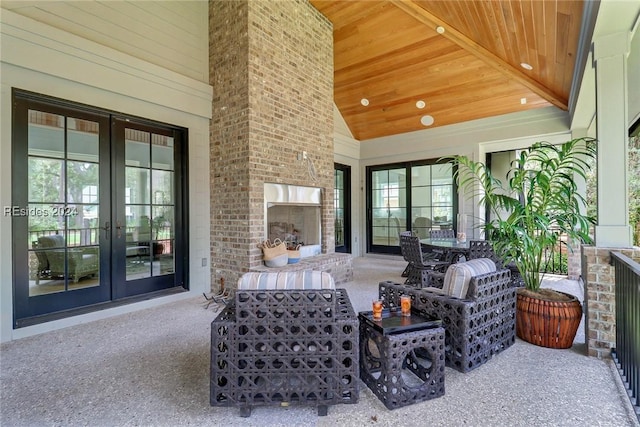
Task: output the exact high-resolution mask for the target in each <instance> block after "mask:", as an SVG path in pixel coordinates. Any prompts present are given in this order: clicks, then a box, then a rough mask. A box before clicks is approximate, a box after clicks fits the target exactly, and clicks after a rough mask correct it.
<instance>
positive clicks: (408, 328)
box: [359, 310, 445, 409]
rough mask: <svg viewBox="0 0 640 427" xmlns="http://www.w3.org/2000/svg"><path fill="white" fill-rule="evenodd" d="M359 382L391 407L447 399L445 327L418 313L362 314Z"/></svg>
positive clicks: (360, 316)
mask: <svg viewBox="0 0 640 427" xmlns="http://www.w3.org/2000/svg"><path fill="white" fill-rule="evenodd" d="M359 320H360V378H361V379H362V381H363V382H364V383H365V384H366V385H367V387H369V388H370V389H371V391H373V393H374V394H375V395H376V396H377V397H378V399H380V400H381V401H382V403H384V405H385V406H386V407H387V408H388V409H396V408H400V407H403V406H407V405H411V404H413V403H417V402H422V401H425V400H429V399H433V398H436V397H440V396H443V395H444V362H445V357H444V328H443V327H442V324H441V321H440V320H436V319H431V318H425V317H422V316H420V315H418V314H415V313H414V314H412V315H411V316H410V317H402V316H401V315H400V312H399V311H398V312H395V311H389V310H385V311H384V312H383V319H382V320H381V321H374V320H373V318H372V315H371V312H370V311H369V312H361V313H360V314H359Z"/></svg>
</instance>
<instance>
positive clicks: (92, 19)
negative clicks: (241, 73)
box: [2, 0, 209, 83]
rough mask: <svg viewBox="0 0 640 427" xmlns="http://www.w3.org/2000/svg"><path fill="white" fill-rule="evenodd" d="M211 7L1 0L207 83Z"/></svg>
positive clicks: (25, 13)
mask: <svg viewBox="0 0 640 427" xmlns="http://www.w3.org/2000/svg"><path fill="white" fill-rule="evenodd" d="M208 7H209V6H208V2H206V1H102V2H97V1H55V2H53V1H23V0H3V1H2V8H3V9H6V10H11V11H13V12H15V13H17V14H19V15H22V16H26V17H29V18H32V19H34V20H36V21H38V22H41V23H44V24H47V25H49V26H51V27H54V28H57V29H60V30H63V31H65V32H67V33H70V34H74V35H76V36H79V37H81V38H83V39H85V40H90V41H93V42H96V43H98V44H100V45H102V46H106V47H110V48H112V49H114V50H117V51H118V52H122V53H125V54H127V55H130V56H133V57H135V58H139V59H142V60H144V61H147V62H149V63H151V64H155V65H158V66H160V67H162V68H164V69H167V70H171V71H175V72H176V73H179V74H182V75H184V76H187V77H190V78H192V79H195V80H198V81H201V82H206V83H208V81H209V47H208V40H209V34H208V23H209V18H208V16H209V12H208Z"/></svg>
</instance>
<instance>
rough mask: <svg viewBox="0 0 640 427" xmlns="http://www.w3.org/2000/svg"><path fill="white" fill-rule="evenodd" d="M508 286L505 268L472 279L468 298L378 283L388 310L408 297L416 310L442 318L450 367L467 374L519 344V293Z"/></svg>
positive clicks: (447, 364) (446, 356) (509, 276)
mask: <svg viewBox="0 0 640 427" xmlns="http://www.w3.org/2000/svg"><path fill="white" fill-rule="evenodd" d="M510 282H511V272H510V271H509V270H508V269H502V270H498V271H496V272H493V273H487V274H482V275H479V276H475V277H472V278H471V280H470V282H469V288H468V291H467V295H466V298H464V299H460V298H454V297H450V296H448V295H443V294H442V293H440V292H437V291H439V290H434V289H416V288H414V287H412V286H407V285H401V284H398V283H393V282H389V281H385V282H380V284H379V294H380V298H381V299H382V300H383V301H384V304H385V306H387V307H389V308H396V307H399V304H400V296H401V295H403V294H404V295H407V294H408V295H410V296H411V299H412V309H413V310H416V311H418V312H419V313H424V314H427V315H430V316H435V317H436V318H439V319H441V320H442V324H443V326H444V329H445V363H446V366H449V367H451V368H453V369H456V370H458V371H460V372H468V371H470V370H472V369H475V368H477V367H478V366H480V365H482V364H484V363H485V362H487V361H488V360H490V359H491V357H492V356H493V355H494V354H497V353H500V352H501V351H504V350H505V349H507V348H509V347H510V346H511V345H512V344H513V343H514V342H515V314H516V289H515V288H514V287H512V286H511V284H510Z"/></svg>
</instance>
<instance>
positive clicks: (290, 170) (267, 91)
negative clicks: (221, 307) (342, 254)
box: [209, 0, 335, 286]
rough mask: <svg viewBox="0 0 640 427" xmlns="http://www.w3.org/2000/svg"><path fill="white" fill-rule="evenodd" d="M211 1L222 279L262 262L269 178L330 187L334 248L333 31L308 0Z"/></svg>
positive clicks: (214, 246)
mask: <svg viewBox="0 0 640 427" xmlns="http://www.w3.org/2000/svg"><path fill="white" fill-rule="evenodd" d="M209 4H210V6H209V22H210V26H209V31H210V33H209V66H210V80H211V85H212V86H213V91H214V94H213V118H212V120H211V128H210V149H211V158H210V162H211V168H210V170H211V177H210V185H211V200H210V203H211V219H210V220H211V260H212V261H211V269H212V270H211V274H212V280H211V282H212V283H213V284H214V285H213V286H216V285H217V284H218V283H220V281H221V279H223V280H224V281H226V282H227V283H235V281H236V280H237V278H238V277H240V275H241V274H242V273H244V272H246V271H249V270H250V269H251V268H253V267H256V266H259V265H262V253H261V251H260V249H258V248H257V246H256V244H257V243H258V242H260V241H261V240H262V239H263V238H264V230H265V223H264V221H265V218H264V183H265V182H272V183H284V184H294V185H302V186H313V187H319V188H322V192H323V197H322V208H321V209H322V214H321V217H322V230H323V232H322V239H321V240H322V242H321V244H322V252H323V253H332V252H334V248H335V245H334V212H333V152H334V150H333V29H332V25H331V23H330V22H329V21H328V20H327V19H326V18H325V17H324V16H323V15H322V14H321V13H320V12H318V11H317V10H316V9H315V8H314V7H313V6H312V5H311V4H309V3H308V2H307V1H306V0H287V1H278V0H260V1H256V0H237V1H219V0H214V1H211V2H210V3H209ZM303 152H306V156H307V160H306V161H305V160H304V159H302V160H300V159H301V157H302V156H301V154H302V153H303ZM310 165H312V166H313V167H312V168H310ZM314 171H315V173H313V172H314Z"/></svg>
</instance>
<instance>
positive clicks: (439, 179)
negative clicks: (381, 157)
mask: <svg viewBox="0 0 640 427" xmlns="http://www.w3.org/2000/svg"><path fill="white" fill-rule="evenodd" d="M367 188H368V189H369V191H368V193H367V251H368V252H371V253H389V254H400V237H399V236H400V233H401V232H402V231H407V230H409V231H413V232H415V233H416V234H417V235H418V236H419V237H420V238H426V237H428V236H429V232H430V230H433V229H443V228H454V227H455V224H454V222H455V221H453V218H455V215H456V213H457V193H456V187H455V182H454V179H453V168H452V165H451V163H438V162H437V161H435V160H424V161H416V162H404V163H398V164H391V165H378V166H369V167H367Z"/></svg>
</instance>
